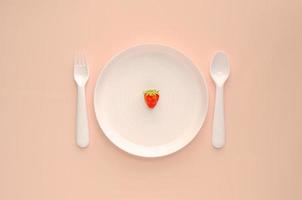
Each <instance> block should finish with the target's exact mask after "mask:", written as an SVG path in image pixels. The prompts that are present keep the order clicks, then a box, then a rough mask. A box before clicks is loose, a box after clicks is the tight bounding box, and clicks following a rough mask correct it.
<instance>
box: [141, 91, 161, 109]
mask: <svg viewBox="0 0 302 200" xmlns="http://www.w3.org/2000/svg"><path fill="white" fill-rule="evenodd" d="M144 98H145V102H146V104H147V106H148V107H149V108H151V109H153V108H154V107H155V106H156V104H157V102H158V99H159V91H158V90H146V91H144Z"/></svg>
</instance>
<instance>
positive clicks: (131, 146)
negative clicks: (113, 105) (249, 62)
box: [93, 43, 209, 158]
mask: <svg viewBox="0 0 302 200" xmlns="http://www.w3.org/2000/svg"><path fill="white" fill-rule="evenodd" d="M145 46H152V47H153V48H154V47H160V48H164V49H168V50H170V51H171V50H172V51H175V52H177V53H178V54H180V55H181V56H183V57H184V58H185V59H186V60H187V61H188V62H189V63H191V65H192V66H193V67H194V68H195V69H196V70H197V71H198V73H199V76H200V79H201V81H202V82H203V84H204V86H205V95H206V103H205V105H206V108H205V112H204V113H205V114H204V116H203V117H202V120H201V122H200V126H199V128H198V131H196V133H194V134H192V136H191V137H190V138H189V139H187V141H186V142H182V143H181V144H179V145H178V146H175V144H174V143H176V142H177V139H176V140H174V141H176V142H174V143H173V144H174V147H173V146H172V147H171V148H170V149H169V150H165V151H163V150H162V149H163V148H161V147H165V146H167V144H164V145H159V146H154V147H144V146H142V145H138V144H135V143H131V142H130V141H129V140H126V139H123V138H121V137H120V138H117V137H114V136H115V134H110V133H108V132H109V131H106V130H104V129H106V128H105V127H104V126H102V124H101V123H100V120H99V118H98V115H97V112H96V93H97V91H96V90H97V86H98V85H99V82H100V80H101V79H102V76H103V74H104V71H105V70H106V69H107V68H108V67H109V65H110V63H111V62H112V61H113V60H115V59H116V58H117V57H118V56H120V55H121V54H123V53H124V52H127V51H129V50H131V49H134V48H142V47H145ZM208 109H209V91H208V85H207V82H206V79H205V77H204V75H203V73H202V72H201V70H200V69H199V68H198V67H197V65H195V64H194V62H193V61H192V59H190V58H189V57H187V56H186V55H185V54H184V53H183V52H182V51H180V50H178V49H177V48H174V47H172V46H168V45H164V44H158V43H142V44H136V45H132V46H130V47H127V48H124V49H122V50H120V51H118V52H117V53H115V54H114V55H113V56H111V57H110V59H109V60H108V61H107V62H106V63H105V65H104V66H103V67H102V68H101V70H100V72H99V73H98V76H97V79H96V82H95V86H94V91H93V110H94V114H95V117H96V121H97V124H98V126H99V128H100V129H101V132H102V133H103V135H105V136H106V138H107V139H108V140H109V141H110V142H111V143H113V144H114V145H115V146H116V147H118V149H120V150H122V151H123V152H126V153H128V154H130V155H134V156H138V157H145V158H156V157H163V156H167V155H170V154H173V153H175V152H177V151H179V150H181V149H183V148H184V147H186V146H188V145H189V144H190V143H191V142H192V141H193V140H194V138H196V136H197V135H198V134H199V132H200V130H201V128H202V127H203V125H204V123H205V120H206V117H207V115H208ZM124 142H127V144H126V145H125V143H124ZM168 144H172V143H168ZM142 148H144V150H142Z"/></svg>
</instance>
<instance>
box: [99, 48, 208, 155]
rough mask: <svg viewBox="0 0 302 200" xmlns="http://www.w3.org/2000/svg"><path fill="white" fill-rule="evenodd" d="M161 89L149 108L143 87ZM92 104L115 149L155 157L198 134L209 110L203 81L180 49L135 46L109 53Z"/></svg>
mask: <svg viewBox="0 0 302 200" xmlns="http://www.w3.org/2000/svg"><path fill="white" fill-rule="evenodd" d="M147 89H157V90H160V98H159V101H158V103H157V105H156V107H155V108H154V109H153V110H150V109H149V108H148V107H147V106H146V104H145V102H144V96H143V91H144V90H147ZM94 108H95V114H96V117H97V120H98V122H99V125H100V127H101V129H102V130H103V132H104V134H105V135H106V136H107V137H108V138H109V140H110V141H111V142H113V143H114V144H115V145H116V146H118V147H119V148H120V149H122V150H124V151H126V152H128V153H130V154H134V155H137V156H143V157H159V156H165V155H168V154H171V153H173V152H175V151H177V150H179V149H181V148H183V147H184V146H186V145H187V144H188V143H189V142H190V141H191V140H192V139H193V138H194V137H195V136H196V135H197V133H198V132H199V130H200V128H201V126H202V124H203V122H204V119H205V117H206V113H207V108H208V90H207V86H206V82H205V80H204V79H203V77H202V75H201V74H200V72H199V71H198V69H197V68H196V67H195V66H194V64H193V63H192V62H191V61H190V60H189V59H188V58H187V57H185V56H184V55H183V54H181V53H180V52H178V51H176V50H174V49H172V48H170V47H167V46H162V45H151V44H148V45H139V46H135V47H132V48H129V49H126V50H125V51H122V52H121V53H119V54H118V55H116V56H114V57H113V58H112V59H111V60H110V61H109V62H108V63H107V64H106V66H105V67H104V69H103V71H102V73H101V74H100V76H99V77H98V80H97V83H96V88H95V94H94Z"/></svg>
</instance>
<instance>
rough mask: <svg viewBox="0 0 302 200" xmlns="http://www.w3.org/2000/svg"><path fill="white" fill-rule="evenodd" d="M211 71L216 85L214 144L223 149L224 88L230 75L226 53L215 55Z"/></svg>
mask: <svg viewBox="0 0 302 200" xmlns="http://www.w3.org/2000/svg"><path fill="white" fill-rule="evenodd" d="M210 71H211V72H210V73H211V76H212V79H213V80H214V82H215V84H216V97H215V98H216V99H215V112H214V120H213V135H212V144H213V146H214V147H215V148H222V147H223V146H224V144H225V130H224V109H223V86H224V83H225V81H226V80H227V79H228V77H229V74H230V67H229V62H228V58H227V56H226V54H225V53H223V52H218V53H216V54H215V56H214V58H213V62H212V66H211V69H210Z"/></svg>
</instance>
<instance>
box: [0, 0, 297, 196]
mask: <svg viewBox="0 0 302 200" xmlns="http://www.w3.org/2000/svg"><path fill="white" fill-rule="evenodd" d="M301 10H302V1H300V0H288V1H285V0H265V1H263V0H245V1H241V0H229V1H227V0H221V1H219V0H188V1H178V0H162V1H155V0H154V1H148V0H111V1H109V0H107V1H97V0H87V1H79V0H47V1H39V0H27V1H22V0H0V136H1V139H0V160H1V163H0V199H1V200H15V199H16V200H21V199H22V200H66V199H72V200H83V199H90V200H94V199H95V200H96V199H98V200H99V199H114V200H134V199H137V200H141V199H144V200H155V199H160V200H183V199H190V200H200V199H208V200H255V199H263V200H283V199H291V200H300V199H302V191H301V187H302V156H301V153H302V117H301V113H302V104H301V102H302V92H301V86H302V78H301V76H302V12H301ZM153 42H155V43H162V44H165V45H169V46H172V47H175V48H177V49H179V50H181V51H183V52H184V53H185V54H186V55H187V56H188V57H190V58H191V59H192V60H193V62H194V63H195V64H197V65H198V66H199V68H200V70H201V71H202V72H203V73H204V75H205V77H206V79H207V82H208V86H209V93H210V104H209V113H208V116H207V119H206V121H205V124H204V126H203V128H202V129H201V131H200V134H199V135H198V136H197V137H196V138H195V140H194V141H193V142H192V143H191V144H190V145H189V146H187V147H186V148H184V149H183V150H181V151H179V152H177V153H175V154H173V155H171V156H168V157H164V158H159V159H143V158H138V157H134V156H130V155H128V154H126V153H124V152H122V151H120V150H119V149H118V148H116V147H115V146H113V144H111V143H110V142H109V140H108V139H106V138H105V136H104V135H103V134H102V133H101V130H100V129H99V127H98V125H97V122H96V119H95V116H94V114H93V106H92V96H93V89H94V85H95V80H96V78H97V76H98V73H99V72H100V70H101V68H102V66H104V64H105V62H106V61H108V59H109V58H110V57H111V56H113V55H114V54H115V53H116V52H118V51H120V50H122V49H124V48H127V47H129V46H132V45H135V44H140V43H153ZM83 49H84V50H85V52H87V54H88V58H89V63H90V80H89V83H88V85H87V96H88V103H89V105H88V111H89V120H90V121H89V123H90V124H89V125H90V130H91V144H90V146H89V148H88V149H85V150H81V149H79V148H77V146H76V145H75V143H74V132H75V100H76V88H75V83H74V81H73V66H72V60H73V56H74V54H75V53H77V52H78V51H80V50H83ZM219 49H222V50H225V51H226V52H228V53H229V55H230V62H231V77H230V79H229V80H228V82H227V85H226V90H225V92H226V93H225V98H226V99H225V111H226V114H225V116H226V131H227V144H226V146H225V148H224V149H223V150H219V151H217V150H214V149H213V148H212V147H211V142H210V139H211V126H212V113H213V101H214V98H213V97H214V96H213V94H214V86H213V83H212V82H211V80H210V77H209V65H210V61H211V58H212V56H213V53H214V52H215V51H216V50H219Z"/></svg>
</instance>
